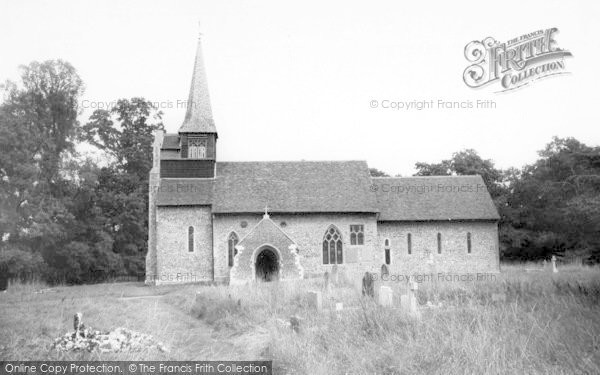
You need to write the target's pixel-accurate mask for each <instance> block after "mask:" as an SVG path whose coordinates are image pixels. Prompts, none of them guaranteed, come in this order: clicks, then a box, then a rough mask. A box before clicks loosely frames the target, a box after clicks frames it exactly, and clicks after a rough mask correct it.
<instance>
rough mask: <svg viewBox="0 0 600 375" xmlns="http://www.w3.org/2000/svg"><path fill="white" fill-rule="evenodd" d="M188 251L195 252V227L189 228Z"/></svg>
mask: <svg viewBox="0 0 600 375" xmlns="http://www.w3.org/2000/svg"><path fill="white" fill-rule="evenodd" d="M188 251H189V252H190V253H191V252H193V251H194V227H189V228H188Z"/></svg>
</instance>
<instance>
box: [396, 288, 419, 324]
mask: <svg viewBox="0 0 600 375" xmlns="http://www.w3.org/2000/svg"><path fill="white" fill-rule="evenodd" d="M418 289H419V286H418V284H417V283H416V282H414V281H413V282H411V283H410V290H409V291H408V294H403V295H401V296H400V308H401V309H402V311H404V312H406V313H408V314H410V315H412V316H415V317H419V316H420V314H419V310H418V308H417V306H418V303H417V290H418Z"/></svg>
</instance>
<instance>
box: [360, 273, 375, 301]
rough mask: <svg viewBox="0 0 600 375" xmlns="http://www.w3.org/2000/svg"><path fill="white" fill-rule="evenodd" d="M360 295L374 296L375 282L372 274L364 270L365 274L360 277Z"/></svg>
mask: <svg viewBox="0 0 600 375" xmlns="http://www.w3.org/2000/svg"><path fill="white" fill-rule="evenodd" d="M362 295H363V296H369V297H371V298H374V297H375V282H374V280H373V276H372V275H371V274H370V273H369V272H365V275H364V276H363V278H362Z"/></svg>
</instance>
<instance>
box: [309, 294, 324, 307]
mask: <svg viewBox="0 0 600 375" xmlns="http://www.w3.org/2000/svg"><path fill="white" fill-rule="evenodd" d="M308 304H309V306H310V307H312V308H314V309H316V310H317V311H321V310H323V296H322V295H321V292H319V291H310V292H308Z"/></svg>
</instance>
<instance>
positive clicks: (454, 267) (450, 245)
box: [376, 222, 500, 275]
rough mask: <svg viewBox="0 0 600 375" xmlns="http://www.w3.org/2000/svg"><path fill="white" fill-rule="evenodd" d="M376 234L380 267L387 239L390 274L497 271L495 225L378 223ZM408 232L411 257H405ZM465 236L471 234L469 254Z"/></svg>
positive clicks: (407, 255)
mask: <svg viewBox="0 0 600 375" xmlns="http://www.w3.org/2000/svg"><path fill="white" fill-rule="evenodd" d="M378 233H379V238H378V244H377V248H378V251H377V256H376V257H377V263H378V264H379V267H381V265H382V264H383V263H384V262H385V252H384V249H385V239H386V238H387V239H389V240H390V250H391V264H390V266H388V267H389V268H388V269H389V271H390V275H392V274H401V275H407V274H408V275H413V274H431V273H434V274H437V273H450V274H461V275H464V274H474V273H475V274H476V273H494V272H499V270H500V265H499V248H498V226H497V224H496V223H495V222H423V223H421V222H413V223H405V222H380V223H379V225H378ZM408 233H410V234H411V243H412V251H411V254H408V238H407V237H408V236H407V235H408ZM438 233H440V234H441V239H442V240H441V244H442V251H441V254H438V244H437V234H438ZM467 233H471V253H468V250H467ZM430 254H431V257H430ZM431 260H433V263H431Z"/></svg>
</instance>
